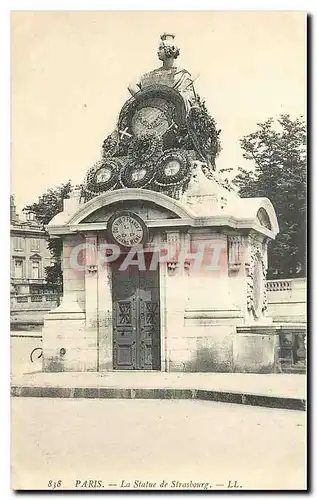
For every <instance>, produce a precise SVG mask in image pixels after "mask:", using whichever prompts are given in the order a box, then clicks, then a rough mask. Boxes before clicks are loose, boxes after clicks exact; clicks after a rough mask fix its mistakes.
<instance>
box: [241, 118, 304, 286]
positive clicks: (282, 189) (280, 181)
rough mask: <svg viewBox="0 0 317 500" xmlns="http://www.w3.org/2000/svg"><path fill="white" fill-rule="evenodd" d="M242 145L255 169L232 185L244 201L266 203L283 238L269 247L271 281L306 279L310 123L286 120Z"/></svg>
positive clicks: (263, 127)
mask: <svg viewBox="0 0 317 500" xmlns="http://www.w3.org/2000/svg"><path fill="white" fill-rule="evenodd" d="M257 126H258V129H257V130H256V131H255V132H253V133H251V134H249V135H246V136H245V137H243V138H242V139H241V141H240V143H241V147H242V149H243V157H244V158H245V159H246V160H250V161H252V162H253V166H254V169H253V170H246V169H242V168H240V169H239V174H238V175H237V176H236V177H235V178H234V180H233V183H234V184H235V185H236V186H238V188H239V194H240V195H241V196H242V197H257V196H260V197H267V198H269V199H270V200H271V202H272V204H273V206H274V208H275V211H276V215H277V219H278V223H279V228H280V233H279V234H278V236H277V237H276V240H275V241H274V242H272V243H271V244H270V246H269V268H268V278H271V279H272V278H293V277H302V276H306V123H305V121H304V119H303V117H302V116H301V117H299V118H296V119H294V120H292V119H291V117H290V115H289V114H282V115H280V116H279V118H278V119H277V120H276V122H274V120H273V118H269V119H268V120H266V121H265V122H263V123H258V124H257Z"/></svg>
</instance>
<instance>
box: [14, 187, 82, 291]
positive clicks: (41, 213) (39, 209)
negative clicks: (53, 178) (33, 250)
mask: <svg viewBox="0 0 317 500" xmlns="http://www.w3.org/2000/svg"><path fill="white" fill-rule="evenodd" d="M72 188H73V186H72V183H71V181H68V182H67V183H66V184H61V185H60V186H57V187H56V188H54V189H48V190H47V191H46V192H45V193H44V194H42V195H41V196H40V197H39V198H38V201H37V202H35V203H32V204H31V205H27V206H26V207H24V208H23V212H29V213H33V214H34V217H35V219H36V220H37V222H39V223H40V224H41V225H42V226H43V229H45V226H46V225H47V224H48V223H49V222H50V220H51V219H52V218H53V217H55V215H57V214H58V213H59V212H62V210H63V200H64V198H67V197H68V195H69V193H70V191H71V190H72ZM47 237H48V247H49V249H50V251H51V254H52V256H53V258H54V264H53V265H52V266H47V267H46V268H45V278H46V282H47V284H48V285H52V286H53V287H54V288H56V289H57V290H60V291H61V290H62V282H63V281H62V270H61V252H62V243H61V240H59V239H49V235H47Z"/></svg>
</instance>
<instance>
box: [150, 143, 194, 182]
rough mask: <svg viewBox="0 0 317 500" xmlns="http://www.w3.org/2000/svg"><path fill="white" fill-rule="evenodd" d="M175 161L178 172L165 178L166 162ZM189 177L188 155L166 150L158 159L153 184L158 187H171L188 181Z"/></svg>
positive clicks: (189, 164)
mask: <svg viewBox="0 0 317 500" xmlns="http://www.w3.org/2000/svg"><path fill="white" fill-rule="evenodd" d="M173 160H176V161H177V162H179V164H180V168H179V170H178V172H176V174H174V175H170V176H167V175H166V173H165V167H166V165H167V164H168V162H170V161H173ZM190 175H191V163H190V158H189V156H188V154H186V153H185V151H180V150H178V149H167V150H166V151H164V153H163V154H162V155H161V156H160V158H159V159H158V163H157V166H156V176H155V180H154V182H155V184H157V185H158V186H173V185H176V184H180V183H183V182H185V181H186V180H189V178H190Z"/></svg>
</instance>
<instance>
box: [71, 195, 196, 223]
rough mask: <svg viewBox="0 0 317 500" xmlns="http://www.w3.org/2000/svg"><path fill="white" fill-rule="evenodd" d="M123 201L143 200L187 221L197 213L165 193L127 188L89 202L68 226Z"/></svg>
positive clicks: (73, 217)
mask: <svg viewBox="0 0 317 500" xmlns="http://www.w3.org/2000/svg"><path fill="white" fill-rule="evenodd" d="M122 200H124V201H137V200H141V201H148V202H151V203H155V204H156V205H158V206H159V207H163V208H165V209H167V210H170V211H171V212H173V213H174V214H175V218H177V217H179V218H181V219H186V218H188V217H189V218H194V217H195V213H194V212H193V211H192V210H191V209H190V208H189V207H186V206H185V205H183V204H182V203H181V202H180V201H178V200H174V199H173V198H170V197H169V196H166V195H165V194H163V193H158V192H156V191H150V190H148V189H134V188H126V189H118V190H115V191H110V192H107V193H103V194H101V195H99V196H97V197H96V198H93V199H92V200H90V201H88V202H87V203H85V204H84V205H83V206H82V207H81V208H80V209H79V210H78V211H77V212H76V213H75V214H74V215H72V216H71V218H70V219H69V220H68V221H67V224H80V222H82V221H83V220H84V219H85V218H86V217H88V216H89V215H90V214H92V213H93V212H95V211H96V210H98V209H99V208H101V207H105V206H107V205H112V204H113V203H117V202H118V201H122Z"/></svg>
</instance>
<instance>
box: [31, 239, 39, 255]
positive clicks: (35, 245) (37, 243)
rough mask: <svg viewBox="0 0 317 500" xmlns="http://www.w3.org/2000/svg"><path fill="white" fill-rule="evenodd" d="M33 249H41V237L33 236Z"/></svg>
mask: <svg viewBox="0 0 317 500" xmlns="http://www.w3.org/2000/svg"><path fill="white" fill-rule="evenodd" d="M31 250H35V251H38V252H39V251H40V239H39V238H32V239H31Z"/></svg>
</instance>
